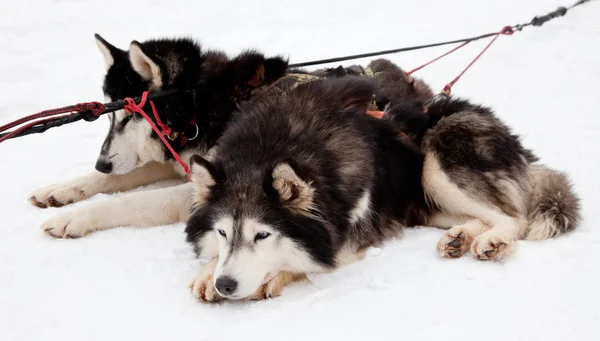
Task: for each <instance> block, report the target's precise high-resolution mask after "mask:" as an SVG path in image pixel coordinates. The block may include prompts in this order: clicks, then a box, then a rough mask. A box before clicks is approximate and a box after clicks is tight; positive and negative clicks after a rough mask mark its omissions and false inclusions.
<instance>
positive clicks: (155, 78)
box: [129, 42, 163, 90]
mask: <svg viewBox="0 0 600 341" xmlns="http://www.w3.org/2000/svg"><path fill="white" fill-rule="evenodd" d="M138 44H139V43H135V42H134V43H132V44H131V45H130V47H129V60H130V61H131V66H132V67H133V69H134V70H135V71H136V72H137V73H138V74H139V75H140V76H142V78H143V79H144V80H147V81H150V84H151V89H153V90H157V89H160V88H161V87H162V86H163V82H162V75H161V71H160V68H159V67H158V65H156V63H154V62H153V61H152V59H150V57H148V56H147V55H146V54H144V52H143V51H142V49H141V48H140V45H138Z"/></svg>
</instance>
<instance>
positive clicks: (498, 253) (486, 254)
mask: <svg viewBox="0 0 600 341" xmlns="http://www.w3.org/2000/svg"><path fill="white" fill-rule="evenodd" d="M488 232H492V231H488ZM513 245H514V244H513V243H512V241H511V240H508V239H507V238H505V237H504V236H502V235H500V234H495V233H484V234H482V235H480V236H479V237H477V238H475V240H474V241H473V245H472V246H471V253H473V255H474V256H475V258H477V259H479V260H498V259H501V258H503V257H505V256H507V255H508V254H509V253H511V252H512V250H513V248H514V246H513Z"/></svg>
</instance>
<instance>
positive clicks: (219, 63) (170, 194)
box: [29, 35, 287, 237]
mask: <svg viewBox="0 0 600 341" xmlns="http://www.w3.org/2000/svg"><path fill="white" fill-rule="evenodd" d="M96 43H97V46H98V48H99V50H100V52H101V53H102V55H103V57H104V60H105V62H106V67H107V72H106V76H105V79H104V86H103V90H104V94H105V96H106V100H107V101H112V100H116V99H122V98H125V97H132V98H133V97H137V96H140V94H141V93H142V92H143V91H159V90H168V89H181V90H186V91H181V92H179V93H177V94H176V95H171V96H169V97H163V98H158V99H156V100H154V102H155V104H156V108H157V110H158V113H159V114H160V116H161V121H162V122H163V123H164V124H166V125H167V126H168V127H169V128H171V129H172V131H173V133H172V134H171V136H170V138H169V142H170V144H171V146H172V147H173V148H174V149H175V150H176V151H177V152H178V153H179V154H180V155H181V156H182V157H183V159H184V160H189V158H190V157H191V156H192V155H195V154H200V155H207V154H208V153H209V152H210V150H211V148H213V147H214V145H215V143H216V141H217V139H218V138H219V137H220V136H221V134H222V133H223V131H224V129H225V127H226V125H227V122H228V121H229V120H230V118H231V115H232V113H233V112H234V110H235V108H236V105H237V104H238V103H240V102H242V101H244V100H247V99H249V98H250V97H252V96H254V95H255V94H256V93H259V92H260V91H261V89H263V88H264V87H266V86H268V85H270V84H272V83H273V82H274V81H275V80H277V79H280V78H281V77H282V76H283V75H284V74H285V73H286V71H287V61H285V60H284V59H282V58H279V57H275V58H265V57H264V56H263V55H262V54H260V53H257V52H253V51H248V52H244V53H242V54H240V55H238V56H236V57H235V58H228V57H227V56H226V55H225V54H224V53H221V52H216V51H203V50H201V48H200V46H199V45H198V44H197V43H195V42H194V41H192V40H190V39H159V40H149V41H146V42H143V43H139V42H137V41H134V42H132V43H131V45H130V47H129V50H128V51H124V50H121V49H119V48H117V47H115V46H113V45H111V44H109V43H108V42H107V41H106V40H104V39H103V38H102V37H100V36H98V35H96ZM148 109H149V105H146V107H145V110H148ZM147 112H150V111H149V110H148V111H147ZM107 116H108V118H109V121H110V128H109V132H108V135H107V137H106V139H105V141H104V144H103V145H102V148H101V152H100V156H99V157H98V161H97V163H96V170H97V171H95V172H92V173H90V174H88V175H86V176H83V177H80V178H76V179H73V180H70V181H67V182H64V183H58V184H54V185H51V186H48V187H45V188H42V189H40V190H37V191H35V192H34V193H33V194H32V195H31V197H30V199H29V200H30V202H31V203H32V204H34V205H36V206H39V207H42V208H44V207H48V206H53V207H58V206H63V205H67V204H70V203H73V202H76V201H80V200H83V199H86V198H89V197H91V196H93V195H95V194H97V193H115V192H122V191H128V190H131V189H135V188H137V187H139V186H143V185H147V184H150V183H154V182H157V181H161V180H166V179H184V178H185V173H184V172H183V170H182V169H181V167H180V166H179V165H178V164H177V163H176V162H175V161H174V159H173V158H172V156H171V154H170V153H169V151H168V150H167V148H166V147H165V146H164V145H163V143H162V142H161V141H160V139H159V138H158V136H157V135H156V134H155V133H154V131H153V130H152V129H151V127H150V125H149V124H148V123H147V122H146V121H145V120H144V119H143V118H142V116H141V115H139V114H131V113H127V112H125V111H123V110H121V111H118V112H116V113H113V114H109V115H107ZM191 192H192V187H191V185H190V184H182V185H180V186H175V187H169V188H165V189H158V190H151V191H144V192H138V193H131V194H127V195H124V196H121V197H119V198H117V199H113V200H108V201H106V202H101V203H95V204H92V205H89V206H87V207H83V208H79V209H74V210H71V211H68V212H65V213H63V214H60V215H58V216H55V217H53V218H51V219H50V220H48V221H46V222H45V223H44V224H43V225H42V229H43V230H44V231H46V232H47V233H49V234H50V235H53V236H55V237H80V236H83V235H85V234H87V233H89V232H92V231H95V230H102V229H107V228H111V227H116V226H154V225H161V224H169V223H174V222H177V221H185V219H187V217H188V215H189V208H190V206H191Z"/></svg>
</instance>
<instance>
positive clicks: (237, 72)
mask: <svg viewBox="0 0 600 341" xmlns="http://www.w3.org/2000/svg"><path fill="white" fill-rule="evenodd" d="M229 63H230V72H231V75H232V77H233V78H234V79H233V81H234V83H235V91H236V95H237V96H238V97H240V98H243V97H246V96H249V95H250V93H251V92H252V91H253V90H255V89H257V88H260V87H262V86H264V85H268V84H271V83H273V82H274V81H276V80H278V79H279V78H281V77H283V76H284V75H285V73H286V71H287V68H288V62H287V61H286V60H284V59H283V58H280V57H275V58H265V57H264V56H263V55H262V54H260V53H258V52H253V51H248V52H244V53H242V54H240V55H239V56H237V57H236V58H234V59H232V60H231V61H230V62H229Z"/></svg>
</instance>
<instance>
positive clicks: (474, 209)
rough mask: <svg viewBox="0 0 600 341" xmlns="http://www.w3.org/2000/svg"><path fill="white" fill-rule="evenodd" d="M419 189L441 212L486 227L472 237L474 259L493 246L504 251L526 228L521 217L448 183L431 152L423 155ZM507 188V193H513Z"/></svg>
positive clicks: (482, 257) (482, 256)
mask: <svg viewBox="0 0 600 341" xmlns="http://www.w3.org/2000/svg"><path fill="white" fill-rule="evenodd" d="M423 188H424V190H425V192H426V193H427V197H428V198H429V199H430V200H432V201H434V202H435V203H436V204H437V205H438V206H439V207H440V208H441V209H442V211H443V212H444V213H446V214H447V215H449V216H455V217H464V216H466V217H471V218H475V219H479V220H480V221H481V222H482V223H483V224H485V225H487V226H488V227H489V228H490V229H489V230H488V231H486V232H484V233H482V234H481V235H479V236H478V237H477V238H475V240H474V242H473V244H472V247H471V252H472V253H473V254H474V255H475V256H476V257H478V258H481V259H486V256H485V252H486V251H489V250H490V249H491V248H492V247H493V245H497V244H505V245H506V246H507V248H506V249H504V250H505V251H504V252H502V253H500V254H499V255H498V258H499V257H502V255H503V254H504V253H506V252H508V251H509V250H510V249H509V248H508V247H509V246H512V245H513V243H514V242H515V241H516V240H517V239H518V238H519V236H520V235H521V234H522V233H523V230H524V229H525V227H526V222H525V218H524V217H517V218H515V217H511V216H508V215H507V214H505V213H504V212H502V211H500V209H499V208H497V207H494V206H490V205H487V204H486V203H485V202H482V201H481V200H477V199H476V198H471V197H469V196H467V194H466V193H465V192H464V191H462V190H461V189H459V188H458V187H457V186H456V184H454V183H452V182H451V181H450V179H448V176H447V175H446V173H445V172H443V171H442V169H441V168H440V165H439V162H438V160H437V157H436V156H435V155H433V154H431V153H428V154H427V155H426V156H425V162H424V165H423ZM514 191H515V190H511V191H509V192H508V193H513V192H514Z"/></svg>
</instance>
